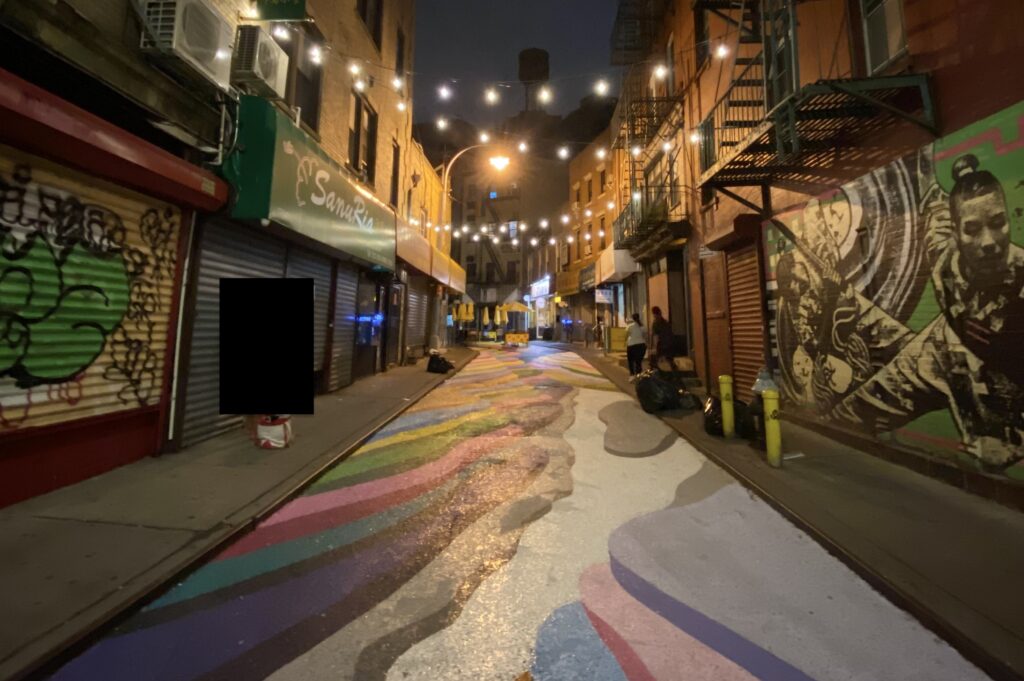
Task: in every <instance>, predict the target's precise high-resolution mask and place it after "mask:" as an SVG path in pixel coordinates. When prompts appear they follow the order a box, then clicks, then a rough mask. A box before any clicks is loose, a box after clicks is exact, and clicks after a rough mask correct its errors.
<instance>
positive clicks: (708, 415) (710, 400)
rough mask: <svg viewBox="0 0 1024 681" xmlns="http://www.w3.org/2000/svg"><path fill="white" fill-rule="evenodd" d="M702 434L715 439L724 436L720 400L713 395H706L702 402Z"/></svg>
mask: <svg viewBox="0 0 1024 681" xmlns="http://www.w3.org/2000/svg"><path fill="white" fill-rule="evenodd" d="M704 432H705V433H707V434H708V435H714V436H716V437H722V436H723V435H725V431H724V430H723V429H722V400H720V399H718V398H717V397H715V396H714V395H708V397H707V399H706V400H704Z"/></svg>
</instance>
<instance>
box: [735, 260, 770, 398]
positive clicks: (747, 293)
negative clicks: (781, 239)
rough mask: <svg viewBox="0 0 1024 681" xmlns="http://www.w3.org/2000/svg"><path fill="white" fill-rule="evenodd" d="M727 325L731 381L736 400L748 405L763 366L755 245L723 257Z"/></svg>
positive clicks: (761, 321) (760, 310) (762, 337)
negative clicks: (730, 339) (730, 328)
mask: <svg viewBox="0 0 1024 681" xmlns="http://www.w3.org/2000/svg"><path fill="white" fill-rule="evenodd" d="M726 271H727V276H728V282H729V284H728V286H729V325H730V326H731V327H732V334H731V335H732V379H733V391H734V392H735V394H736V397H737V398H738V399H740V400H743V401H744V402H747V403H748V404H749V403H750V399H751V397H752V396H753V393H752V392H751V388H752V387H753V385H754V381H756V380H757V372H758V371H760V369H761V367H762V366H764V363H765V358H764V317H763V309H762V307H761V296H762V295H763V290H762V285H763V284H762V281H761V272H760V268H759V267H758V264H757V246H748V247H746V248H742V249H740V250H738V251H735V252H732V253H728V254H727V255H726Z"/></svg>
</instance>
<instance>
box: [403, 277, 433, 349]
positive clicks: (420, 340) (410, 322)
mask: <svg viewBox="0 0 1024 681" xmlns="http://www.w3.org/2000/svg"><path fill="white" fill-rule="evenodd" d="M429 312H430V287H429V285H428V284H427V280H426V278H425V277H417V276H410V277H409V297H408V300H407V305H406V315H405V344H406V346H407V347H409V348H412V349H413V350H414V351H415V349H416V348H419V349H422V348H424V347H425V346H426V344H427V315H428V314H429Z"/></svg>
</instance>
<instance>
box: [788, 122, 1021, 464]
mask: <svg viewBox="0 0 1024 681" xmlns="http://www.w3.org/2000/svg"><path fill="white" fill-rule="evenodd" d="M1020 130H1024V103H1022V104H1020V105H1017V106H1016V107H1013V108H1012V109H1009V110H1007V111H1006V112H1003V114H1000V115H999V116H997V117H994V119H992V120H988V121H983V122H981V123H979V124H978V125H977V126H973V127H972V128H971V129H968V130H966V131H961V132H960V133H957V134H956V135H955V136H951V138H948V139H945V140H940V141H938V142H936V143H935V144H934V145H931V146H929V147H928V148H925V149H923V150H922V151H921V152H919V153H918V154H916V155H914V156H911V157H907V158H904V159H901V160H899V161H897V162H895V163H893V164H891V165H889V166H886V167H884V168H880V169H879V170H876V171H874V172H873V173H871V174H870V175H867V176H865V177H863V178H860V179H858V180H855V181H854V182H851V183H849V184H847V185H844V186H843V187H842V188H841V189H840V190H836V191H832V192H830V193H829V194H827V195H823V196H820V197H817V198H815V199H812V200H810V201H808V202H807V204H805V205H804V206H802V207H800V208H799V209H798V210H795V211H792V212H790V213H787V214H783V215H781V216H779V218H778V220H776V221H775V226H774V227H772V228H770V229H769V230H768V234H769V238H768V255H769V262H770V265H771V269H772V270H773V271H774V276H775V279H776V282H777V289H776V291H777V293H776V298H777V300H776V303H777V304H776V313H775V320H774V321H775V327H774V328H775V342H776V344H777V346H778V350H779V358H780V365H781V366H780V373H781V378H782V387H783V392H784V395H785V396H786V397H787V399H788V400H789V403H790V407H791V408H793V407H796V408H798V409H803V410H805V411H810V412H812V413H813V414H814V415H816V416H817V417H818V418H820V419H823V420H827V421H829V422H831V423H833V424H835V423H838V424H840V425H845V426H847V427H853V428H857V429H860V430H867V431H869V432H871V433H875V434H878V433H882V432H890V433H894V434H895V435H896V439H897V440H898V441H899V442H901V443H904V444H908V445H911V446H920V447H925V448H927V449H929V450H938V451H940V452H945V453H947V454H948V455H949V456H950V457H951V458H953V459H955V460H958V461H959V462H960V463H962V464H965V465H967V464H973V465H974V466H977V467H981V468H984V469H986V470H991V471H1005V472H1006V474H1007V475H1011V476H1013V477H1018V478H1022V479H1024V463H1021V464H1017V462H1018V461H1021V459H1024V366H1022V365H1024V362H1019V361H1017V360H1016V358H1017V357H1018V356H1019V349H1020V347H1021V346H1022V345H1024V248H1022V247H1021V246H1019V245H1018V244H1017V243H1015V239H1016V240H1021V239H1024V223H1022V224H1019V225H1015V223H1014V220H1015V219H1016V218H1015V217H1014V216H1015V215H1018V214H1020V216H1024V210H1022V207H1024V178H1022V177H1021V175H1024V171H1022V170H1021V168H1024V141H1022V140H1018V141H1016V142H1014V141H1012V140H1010V141H1006V140H1003V141H997V142H993V140H994V139H997V138H999V139H1002V137H1004V136H1006V135H1013V134H1019V131H1020ZM997 132H998V135H997V134H996V133H997ZM947 149H948V150H949V151H947ZM1014 208H1017V210H1016V212H1015V211H1014Z"/></svg>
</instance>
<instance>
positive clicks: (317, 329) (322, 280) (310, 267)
mask: <svg viewBox="0 0 1024 681" xmlns="http://www.w3.org/2000/svg"><path fill="white" fill-rule="evenodd" d="M285 276H286V277H289V278H291V279H312V280H313V371H322V370H323V368H324V356H325V351H326V348H327V320H328V318H329V317H330V309H328V308H329V306H330V304H331V261H330V260H329V259H327V258H325V257H324V256H322V255H317V254H316V253H312V252H310V251H306V250H304V249H301V248H296V247H294V246H293V247H290V248H289V249H288V265H287V267H286V268H285ZM317 385H319V379H318V382H317Z"/></svg>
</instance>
